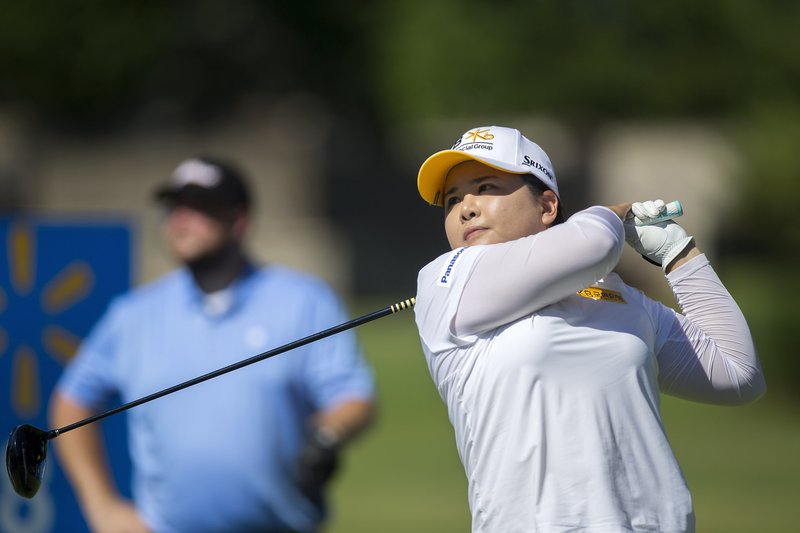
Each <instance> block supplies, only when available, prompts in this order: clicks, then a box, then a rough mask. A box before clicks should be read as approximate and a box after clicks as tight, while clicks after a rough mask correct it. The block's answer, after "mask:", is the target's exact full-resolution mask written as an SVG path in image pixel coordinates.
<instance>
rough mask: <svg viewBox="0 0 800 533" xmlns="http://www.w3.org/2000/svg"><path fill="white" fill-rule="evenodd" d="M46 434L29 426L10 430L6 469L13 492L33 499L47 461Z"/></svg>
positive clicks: (25, 425) (24, 425)
mask: <svg viewBox="0 0 800 533" xmlns="http://www.w3.org/2000/svg"><path fill="white" fill-rule="evenodd" d="M48 440H49V435H48V433H47V432H45V431H42V430H41V429H39V428H36V427H34V426H31V425H29V424H23V425H21V426H17V427H15V428H14V429H12V430H11V434H10V435H9V436H8V445H7V446H6V469H7V470H8V477H9V479H10V480H11V485H12V486H13V487H14V492H16V493H17V494H19V495H20V496H22V497H25V498H33V497H34V496H35V495H36V492H37V491H38V490H39V486H40V485H41V484H42V477H43V476H44V467H45V461H46V460H47V441H48Z"/></svg>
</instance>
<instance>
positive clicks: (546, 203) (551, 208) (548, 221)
mask: <svg viewBox="0 0 800 533" xmlns="http://www.w3.org/2000/svg"><path fill="white" fill-rule="evenodd" d="M539 202H540V204H541V206H542V223H543V224H544V225H545V226H547V227H550V226H552V225H553V222H555V220H556V217H557V216H558V196H556V193H554V192H553V191H551V190H549V189H548V190H546V191H543V192H542V195H541V196H540V197H539Z"/></svg>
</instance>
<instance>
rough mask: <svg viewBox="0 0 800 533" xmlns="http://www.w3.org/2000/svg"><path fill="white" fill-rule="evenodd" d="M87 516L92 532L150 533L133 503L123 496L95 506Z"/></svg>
mask: <svg viewBox="0 0 800 533" xmlns="http://www.w3.org/2000/svg"><path fill="white" fill-rule="evenodd" d="M87 518H88V521H89V526H90V528H91V530H92V533H150V530H149V529H147V526H146V525H145V523H144V522H143V521H142V519H141V518H140V517H139V514H138V513H137V512H136V508H135V507H134V506H133V504H132V503H131V502H130V501H128V500H124V499H122V498H112V499H110V500H107V501H106V502H105V503H103V504H102V505H98V506H95V507H94V508H93V509H92V510H91V511H90V512H89V516H88V517H87Z"/></svg>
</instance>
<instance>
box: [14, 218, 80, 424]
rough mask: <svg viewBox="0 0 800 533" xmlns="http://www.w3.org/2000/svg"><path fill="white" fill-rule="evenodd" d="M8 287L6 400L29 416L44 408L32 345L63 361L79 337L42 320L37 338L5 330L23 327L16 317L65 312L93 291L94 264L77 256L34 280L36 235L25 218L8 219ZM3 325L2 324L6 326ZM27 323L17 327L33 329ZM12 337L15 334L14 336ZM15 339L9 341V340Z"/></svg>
mask: <svg viewBox="0 0 800 533" xmlns="http://www.w3.org/2000/svg"><path fill="white" fill-rule="evenodd" d="M6 247H7V256H6V257H7V263H8V264H7V265H6V267H7V269H8V270H7V272H8V287H9V288H10V289H11V295H12V298H11V303H12V305H11V306H9V296H7V295H6V293H5V291H4V289H3V287H0V318H2V319H3V320H2V322H0V357H11V358H12V362H11V373H10V377H11V386H10V388H9V389H8V390H9V391H10V393H11V398H10V400H11V401H10V404H11V406H12V408H13V410H14V413H15V414H16V415H17V417H18V418H33V417H35V416H36V415H37V414H38V413H39V412H40V410H41V408H42V391H41V387H40V386H39V382H40V379H39V374H38V370H37V368H38V365H37V357H36V348H35V347H37V346H41V347H42V348H43V351H44V353H46V354H47V355H49V356H50V357H51V358H53V359H54V360H55V361H57V362H59V363H60V364H61V365H63V364H65V363H66V362H68V361H69V359H71V358H72V356H73V355H74V353H75V351H76V350H77V346H78V343H79V341H80V337H79V336H78V335H76V334H75V333H73V332H71V331H69V330H68V329H66V328H64V327H62V326H60V325H58V324H55V323H47V324H43V327H42V329H41V330H40V331H39V332H35V331H34V333H38V334H39V335H40V339H38V340H39V342H32V341H33V340H34V339H31V338H27V337H28V335H25V336H22V337H21V338H19V337H16V336H15V335H14V334H13V333H14V332H13V331H12V332H11V335H10V334H9V331H8V329H7V328H8V326H12V327H13V326H14V325H18V326H23V325H22V324H18V323H17V320H15V319H14V317H19V319H22V320H26V321H28V320H34V321H36V322H38V320H36V319H35V318H34V317H37V316H38V317H40V318H50V317H52V318H56V317H58V315H59V314H60V313H62V312H64V311H67V310H68V309H70V308H71V307H72V306H74V305H76V304H78V303H79V302H80V301H81V300H83V299H85V298H86V297H87V296H88V295H89V293H90V292H91V289H92V286H93V285H94V272H93V270H92V268H91V267H90V266H89V265H88V264H86V263H85V262H84V261H81V260H80V259H75V260H73V261H72V262H70V263H68V264H66V265H65V266H64V268H63V269H62V270H61V271H60V272H58V273H57V274H56V275H55V276H54V277H53V278H52V279H50V280H45V282H44V283H43V284H40V283H37V281H38V280H36V279H35V275H36V271H37V269H36V268H35V266H36V265H35V261H36V234H35V232H34V231H33V230H32V229H31V227H30V226H29V225H27V224H25V223H15V224H12V225H11V226H10V227H9V229H8V232H7V235H6ZM4 325H5V326H4ZM31 329H34V330H35V329H36V328H30V327H25V326H23V327H20V330H23V331H26V332H28V333H30V332H31ZM15 337H16V338H15ZM10 338H11V339H14V341H15V342H14V343H13V344H10V343H9V339H10Z"/></svg>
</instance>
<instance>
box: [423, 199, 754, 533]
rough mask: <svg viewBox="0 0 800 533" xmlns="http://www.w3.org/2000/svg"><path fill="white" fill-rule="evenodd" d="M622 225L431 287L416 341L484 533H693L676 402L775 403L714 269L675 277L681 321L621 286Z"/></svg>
mask: <svg viewBox="0 0 800 533" xmlns="http://www.w3.org/2000/svg"><path fill="white" fill-rule="evenodd" d="M623 246H624V232H623V228H622V223H621V221H620V220H619V218H618V217H617V216H616V215H615V214H614V213H613V212H612V211H610V210H609V209H606V208H603V207H592V208H589V209H586V210H584V211H581V212H580V213H577V214H575V215H574V216H572V217H570V219H569V220H567V221H566V222H565V223H564V224H560V225H558V226H555V227H553V228H550V229H548V230H546V231H543V232H541V233H539V234H537V235H533V236H530V237H526V238H523V239H519V240H516V241H511V242H507V243H502V244H494V245H483V246H473V247H468V248H461V249H457V250H453V251H452V252H449V253H447V254H444V255H442V256H441V257H439V258H437V259H436V260H435V261H433V262H431V263H430V264H429V265H427V266H426V267H425V268H423V269H422V271H421V272H420V274H419V278H418V289H417V305H416V308H415V313H416V321H417V326H418V329H419V333H420V338H421V341H422V347H423V351H424V353H425V357H426V361H427V364H428V368H429V370H430V373H431V376H432V378H433V381H434V383H435V385H436V387H437V389H438V391H439V393H440V395H441V397H442V399H443V400H444V402H445V403H446V405H447V408H448V413H449V417H450V421H451V423H452V424H453V427H454V430H455V438H456V445H457V447H458V452H459V455H460V457H461V461H462V463H463V465H464V469H465V471H466V474H467V478H468V483H469V503H470V509H471V512H472V530H473V532H483V533H488V532H491V533H516V532H525V533H529V532H547V533H553V532H559V533H560V532H567V531H570V532H572V531H584V532H596V533H598V532H619V531H648V532H653V531H658V532H685V531H693V530H694V514H693V510H692V503H691V496H690V494H689V491H688V489H687V487H686V483H685V481H684V478H683V475H682V473H681V471H680V468H679V466H678V464H677V462H676V460H675V457H674V455H673V453H672V450H671V449H670V446H669V442H668V441H667V437H666V435H665V432H664V427H663V425H662V421H661V415H660V412H659V387H660V388H661V390H663V391H664V392H666V393H669V394H673V395H676V396H680V397H684V398H690V399H693V400H699V401H706V402H714V403H728V404H734V403H743V402H746V401H750V400H753V399H755V398H757V397H758V396H760V394H762V392H763V390H764V382H763V378H762V375H761V371H760V367H759V364H758V359H757V356H756V353H755V350H754V347H753V343H752V340H751V338H750V335H749V331H748V328H747V324H746V322H745V320H744V318H743V317H742V314H741V312H740V311H739V309H738V307H737V306H736V303H735V302H734V301H733V299H732V298H731V297H730V295H729V294H728V292H727V291H726V290H725V288H724V287H723V285H722V283H720V281H719V279H718V278H717V276H716V274H715V273H714V271H713V270H712V268H711V266H710V265H709V264H708V261H707V260H706V258H705V257H704V256H702V255H701V256H700V257H697V258H695V259H693V260H691V261H689V262H688V263H686V264H685V265H683V266H681V267H680V268H679V269H676V270H675V271H674V272H672V273H671V274H670V275H668V276H667V279H668V282H669V283H670V285H671V287H672V288H673V291H674V293H675V295H676V297H677V299H678V302H679V304H680V305H681V308H682V310H683V314H678V313H676V312H675V311H673V310H672V309H670V308H669V307H666V306H665V305H663V304H661V303H659V302H657V301H654V300H652V299H650V298H648V297H647V296H645V295H644V294H643V293H642V292H641V291H639V290H637V289H635V288H632V287H630V286H628V285H626V284H625V283H624V282H623V281H622V280H621V279H620V278H619V276H617V275H616V274H613V273H611V270H612V269H613V268H614V266H615V265H616V263H617V261H618V260H619V257H620V255H621V253H622V248H623Z"/></svg>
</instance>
